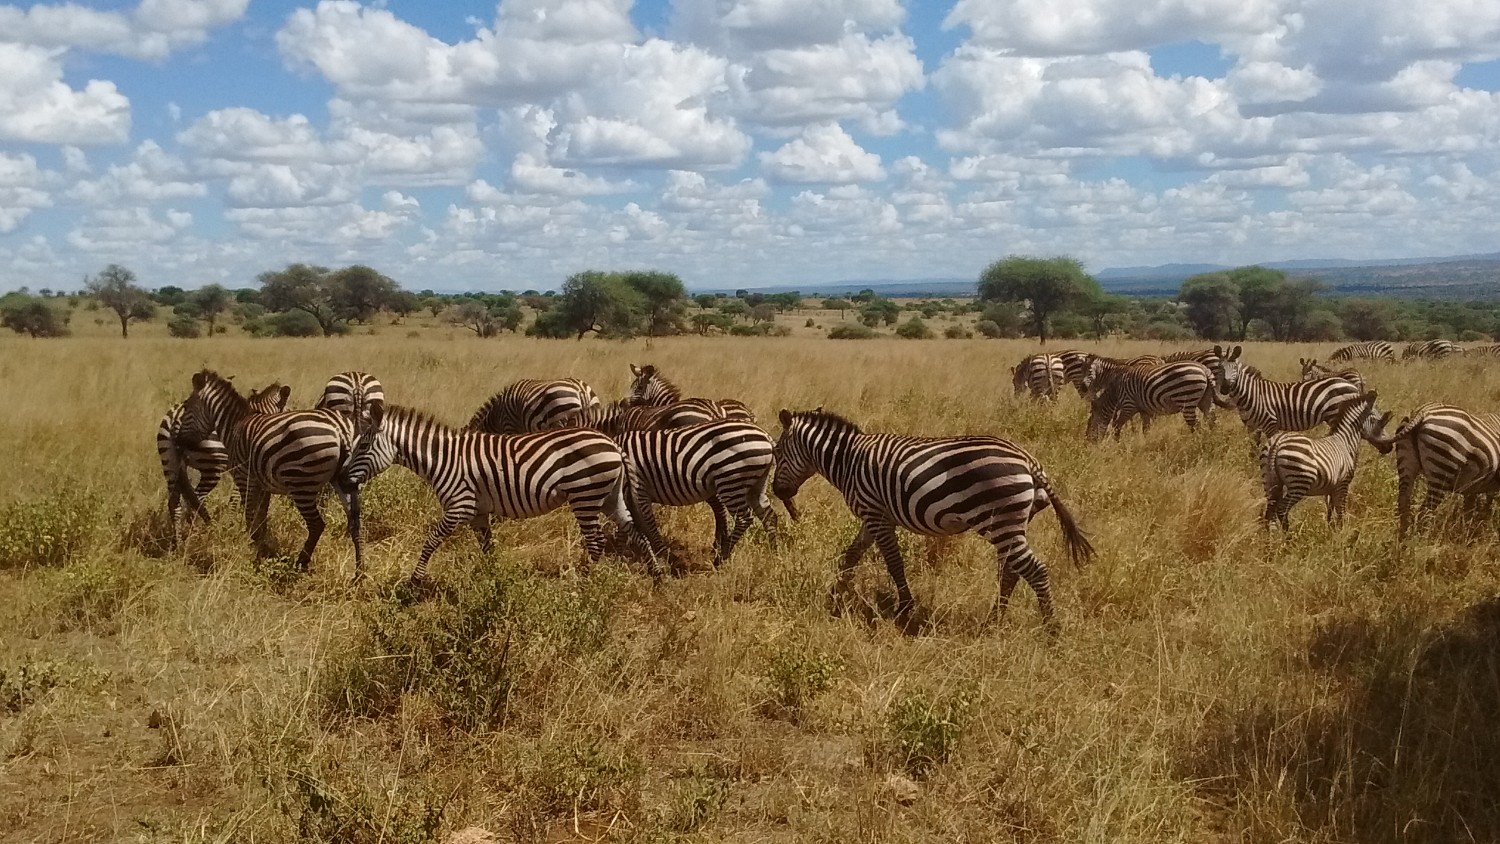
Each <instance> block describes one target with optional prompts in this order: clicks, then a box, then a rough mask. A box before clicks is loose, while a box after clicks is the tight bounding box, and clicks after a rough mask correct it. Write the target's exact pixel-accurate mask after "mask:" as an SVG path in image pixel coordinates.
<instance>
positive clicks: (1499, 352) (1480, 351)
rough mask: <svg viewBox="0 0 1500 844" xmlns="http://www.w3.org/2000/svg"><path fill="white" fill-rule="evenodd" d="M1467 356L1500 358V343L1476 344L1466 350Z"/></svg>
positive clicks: (1465, 354)
mask: <svg viewBox="0 0 1500 844" xmlns="http://www.w3.org/2000/svg"><path fill="white" fill-rule="evenodd" d="M1464 356H1465V357H1486V358H1500V343H1491V344H1489V345H1487V346H1475V347H1474V348H1472V349H1469V350H1468V351H1466V352H1464Z"/></svg>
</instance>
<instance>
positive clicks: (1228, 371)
mask: <svg viewBox="0 0 1500 844" xmlns="http://www.w3.org/2000/svg"><path fill="white" fill-rule="evenodd" d="M1244 352H1245V347H1244V346H1234V347H1232V348H1229V349H1225V348H1224V347H1222V346H1214V354H1216V355H1218V356H1219V360H1221V361H1223V362H1224V365H1223V368H1222V369H1220V370H1218V371H1217V372H1215V373H1214V376H1215V377H1216V379H1217V380H1218V382H1219V384H1218V390H1219V392H1221V393H1228V392H1230V391H1232V390H1234V389H1235V388H1236V387H1238V386H1239V385H1240V381H1241V379H1243V378H1244V377H1245V362H1244V361H1243V360H1241V359H1240V355H1242V354H1244Z"/></svg>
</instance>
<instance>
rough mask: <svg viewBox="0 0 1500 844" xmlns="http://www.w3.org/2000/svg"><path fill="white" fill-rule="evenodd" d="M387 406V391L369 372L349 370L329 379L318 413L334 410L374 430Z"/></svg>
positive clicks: (317, 407)
mask: <svg viewBox="0 0 1500 844" xmlns="http://www.w3.org/2000/svg"><path fill="white" fill-rule="evenodd" d="M384 406H385V388H384V387H383V386H381V384H380V382H379V381H377V380H376V379H375V377H374V376H372V375H370V374H369V373H366V372H359V371H357V370H349V371H348V372H340V373H339V374H337V375H335V376H333V377H332V378H329V379H328V384H327V385H326V386H324V387H323V395H322V396H320V397H319V398H318V403H317V404H315V405H313V408H314V409H315V410H335V411H338V412H340V413H347V414H349V415H350V416H353V417H355V419H356V420H358V421H360V422H362V423H364V424H365V426H369V427H374V425H375V424H377V423H375V422H374V420H376V419H379V418H380V415H381V410H380V409H381V408H383V407H384Z"/></svg>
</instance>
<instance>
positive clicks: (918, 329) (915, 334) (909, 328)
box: [896, 316, 934, 340]
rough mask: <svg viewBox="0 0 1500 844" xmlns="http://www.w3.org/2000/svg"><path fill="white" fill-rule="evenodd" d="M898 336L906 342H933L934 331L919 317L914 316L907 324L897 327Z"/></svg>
mask: <svg viewBox="0 0 1500 844" xmlns="http://www.w3.org/2000/svg"><path fill="white" fill-rule="evenodd" d="M896 336H897V337H900V338H902V339H904V340H931V339H932V338H933V336H934V335H933V333H932V329H931V328H928V327H927V323H925V322H923V321H922V318H921V317H919V316H913V317H912V318H911V319H909V320H907V321H906V322H903V323H901V324H900V325H898V326H896Z"/></svg>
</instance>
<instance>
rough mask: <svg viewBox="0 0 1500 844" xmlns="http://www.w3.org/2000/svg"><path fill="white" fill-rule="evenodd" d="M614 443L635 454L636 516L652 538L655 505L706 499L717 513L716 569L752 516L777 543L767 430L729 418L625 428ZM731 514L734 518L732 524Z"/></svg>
mask: <svg viewBox="0 0 1500 844" xmlns="http://www.w3.org/2000/svg"><path fill="white" fill-rule="evenodd" d="M615 441H616V442H618V443H619V444H620V447H621V448H622V449H624V451H625V453H626V454H628V455H630V465H631V469H632V471H631V476H630V477H631V481H632V482H633V483H634V484H635V485H636V489H637V490H638V492H639V494H640V499H641V500H642V502H643V506H641V507H640V508H639V511H638V512H637V516H638V520H639V521H640V522H642V523H643V527H645V528H646V529H645V533H646V534H647V535H648V536H653V535H656V534H657V528H656V519H655V514H654V513H653V512H652V510H651V506H650V505H651V504H663V505H667V506H671V507H686V506H688V505H692V504H702V503H707V504H708V505H709V507H710V508H711V509H712V510H713V514H714V566H715V567H717V566H718V565H719V564H720V563H722V562H723V561H725V560H727V559H729V556H730V554H732V553H734V547H735V545H737V544H738V543H739V541H740V538H741V537H742V536H744V534H745V531H746V529H748V528H749V527H750V520H751V517H752V516H754V517H756V518H759V519H760V521H761V524H762V525H764V526H765V529H766V533H767V535H768V536H769V537H770V538H771V540H772V541H773V542H774V541H775V537H776V512H775V511H774V510H772V509H771V506H770V501H769V500H768V499H767V498H766V485H767V483H768V482H769V481H770V477H771V466H772V462H773V461H772V457H771V449H772V443H771V438H770V436H768V435H767V434H766V432H765V431H762V430H761V429H760V428H758V427H756V426H755V425H753V424H750V423H748V422H740V421H737V420H731V419H724V420H718V421H714V422H705V423H702V424H698V425H691V426H688V427H686V428H669V429H659V430H647V431H626V432H624V433H622V434H620V435H618V436H616V437H615ZM645 502H649V503H645ZM726 515H727V516H728V517H729V518H732V519H733V520H734V524H733V525H732V526H731V525H729V524H727V520H726Z"/></svg>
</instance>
